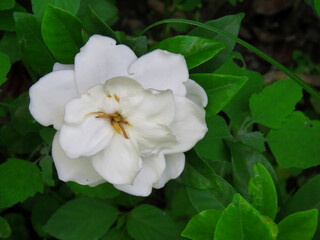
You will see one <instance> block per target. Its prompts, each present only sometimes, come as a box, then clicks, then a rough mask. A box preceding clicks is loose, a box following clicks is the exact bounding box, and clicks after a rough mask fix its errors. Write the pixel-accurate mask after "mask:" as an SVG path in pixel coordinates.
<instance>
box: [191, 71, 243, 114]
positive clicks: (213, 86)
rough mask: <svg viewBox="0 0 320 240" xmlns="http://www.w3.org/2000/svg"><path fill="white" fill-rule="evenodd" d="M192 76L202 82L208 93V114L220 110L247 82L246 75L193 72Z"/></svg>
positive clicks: (199, 82)
mask: <svg viewBox="0 0 320 240" xmlns="http://www.w3.org/2000/svg"><path fill="white" fill-rule="evenodd" d="M190 78H191V79H193V80H195V81H196V82H197V83H198V84H200V85H201V86H202V87H203V89H204V90H205V91H206V93H207V95H208V101H209V102H208V105H207V107H206V116H207V117H211V116H213V115H216V114H217V113H218V112H220V111H221V110H222V109H223V108H224V107H225V106H226V105H227V104H228V103H229V101H230V100H231V99H232V98H233V97H234V96H235V95H236V94H237V92H238V91H239V90H240V89H241V88H242V87H243V85H244V84H245V83H246V81H247V78H246V77H237V76H231V75H221V74H212V73H202V74H201V73H198V74H191V75H190Z"/></svg>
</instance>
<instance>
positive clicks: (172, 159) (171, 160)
mask: <svg viewBox="0 0 320 240" xmlns="http://www.w3.org/2000/svg"><path fill="white" fill-rule="evenodd" d="M165 159H166V168H165V169H164V171H163V173H162V175H161V177H160V179H159V180H158V181H157V182H156V183H154V184H153V187H154V188H162V187H163V186H164V185H165V184H166V183H167V182H168V181H169V180H171V179H175V178H177V177H179V176H180V174H181V173H182V171H183V169H184V164H185V156H184V154H183V153H177V154H171V155H165Z"/></svg>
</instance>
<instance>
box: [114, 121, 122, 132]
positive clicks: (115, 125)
mask: <svg viewBox="0 0 320 240" xmlns="http://www.w3.org/2000/svg"><path fill="white" fill-rule="evenodd" d="M111 126H112V127H113V128H114V130H116V132H117V133H119V134H120V133H121V131H122V130H121V127H120V126H121V125H120V124H119V123H118V122H116V121H113V120H111Z"/></svg>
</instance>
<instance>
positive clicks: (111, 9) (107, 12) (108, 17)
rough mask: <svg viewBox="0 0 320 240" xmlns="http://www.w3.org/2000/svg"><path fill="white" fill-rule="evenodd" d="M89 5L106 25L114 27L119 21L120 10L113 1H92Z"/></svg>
mask: <svg viewBox="0 0 320 240" xmlns="http://www.w3.org/2000/svg"><path fill="white" fill-rule="evenodd" d="M84 2H85V1H84ZM89 3H90V6H91V7H92V9H93V11H94V12H95V13H96V14H97V16H98V17H99V18H100V19H101V20H102V21H103V22H105V23H106V24H108V25H112V24H114V23H115V22H116V21H117V20H118V9H117V7H116V6H115V5H114V4H113V3H112V1H110V0H91V1H89Z"/></svg>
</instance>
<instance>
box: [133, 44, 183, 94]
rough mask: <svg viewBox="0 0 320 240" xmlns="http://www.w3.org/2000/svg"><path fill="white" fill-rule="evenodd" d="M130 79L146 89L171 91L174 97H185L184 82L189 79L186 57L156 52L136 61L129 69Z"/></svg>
mask: <svg viewBox="0 0 320 240" xmlns="http://www.w3.org/2000/svg"><path fill="white" fill-rule="evenodd" d="M129 73H130V74H131V75H130V77H132V78H134V79H136V80H137V81H138V82H139V83H140V84H141V85H142V86H143V87H144V88H154V89H157V90H167V89H171V90H172V91H173V93H174V95H178V96H185V94H186V88H185V86H184V85H183V82H186V81H187V80H188V78H189V72H188V68H187V64H186V61H185V59H184V57H183V56H182V55H180V54H173V53H169V52H167V51H163V50H159V49H158V50H154V51H153V52H150V53H148V54H146V55H143V56H142V57H140V58H138V59H137V60H136V61H134V62H133V63H132V64H131V65H130V67H129Z"/></svg>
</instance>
